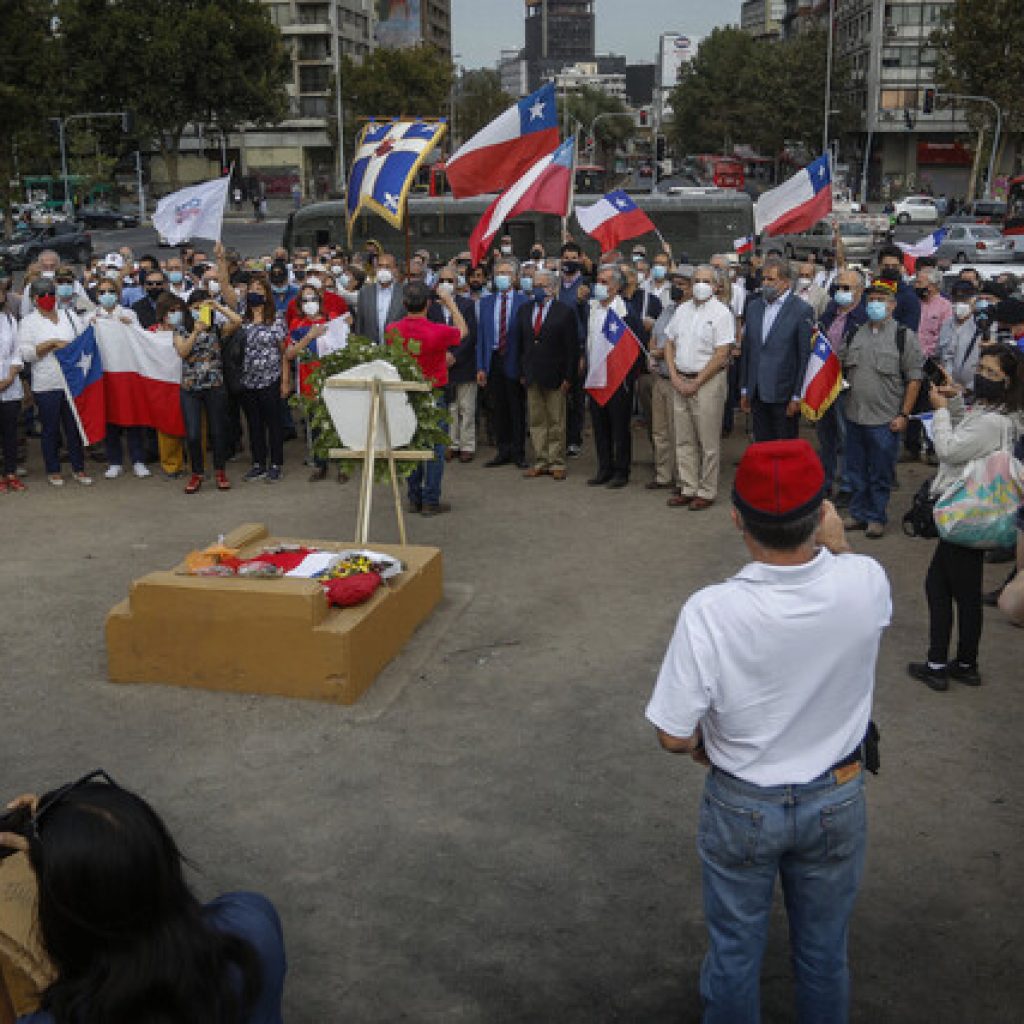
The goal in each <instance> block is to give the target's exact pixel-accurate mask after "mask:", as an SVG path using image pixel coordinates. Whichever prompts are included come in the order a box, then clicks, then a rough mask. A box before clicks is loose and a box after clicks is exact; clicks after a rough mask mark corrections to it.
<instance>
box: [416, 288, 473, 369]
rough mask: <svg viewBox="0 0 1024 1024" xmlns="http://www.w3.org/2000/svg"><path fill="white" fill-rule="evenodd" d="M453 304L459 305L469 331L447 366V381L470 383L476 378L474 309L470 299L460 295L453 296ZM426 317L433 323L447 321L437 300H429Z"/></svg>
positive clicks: (442, 307) (444, 322)
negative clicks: (453, 358) (452, 361)
mask: <svg viewBox="0 0 1024 1024" xmlns="http://www.w3.org/2000/svg"><path fill="white" fill-rule="evenodd" d="M455 305H456V306H458V307H459V312H460V313H461V314H462V318H463V319H464V320H465V321H466V327H467V328H469V333H468V334H467V335H466V336H465V337H464V338H463V339H462V341H461V342H460V344H459V347H458V348H457V349H455V351H454V353H453V355H454V356H455V362H454V364H453V365H452V366H449V367H448V383H449V384H470V383H472V382H473V381H475V380H476V309H475V307H474V305H473V303H472V301H470V300H469V299H464V298H463V297H462V296H461V295H456V296H455ZM427 319H428V320H431V321H433V322H434V323H435V324H446V323H448V320H447V319H446V317H445V310H444V306H442V305H441V303H440V302H438V301H437V300H434V301H433V302H431V303H430V306H429V307H428V308H427Z"/></svg>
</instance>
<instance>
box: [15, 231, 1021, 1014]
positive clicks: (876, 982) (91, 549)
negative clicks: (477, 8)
mask: <svg viewBox="0 0 1024 1024" xmlns="http://www.w3.org/2000/svg"><path fill="white" fill-rule="evenodd" d="M239 230H240V231H244V230H247V229H244V228H240V229H239ZM261 230H268V228H263V229H261ZM241 237H242V235H241V234H240V235H238V236H236V238H241ZM229 240H230V239H229ZM235 244H240V243H239V242H237V241H236V242H235ZM636 439H637V445H636V447H637V458H638V464H637V465H636V466H635V467H634V470H635V471H634V477H633V482H632V484H631V486H630V487H629V488H628V489H627V490H625V491H617V492H616V491H608V490H604V489H600V490H598V491H597V492H596V493H595V491H594V490H593V489H592V488H587V487H586V486H584V480H585V478H586V476H588V475H589V474H590V472H591V471H592V468H593V463H592V458H591V451H592V449H591V448H590V447H589V440H588V449H587V451H586V453H585V457H584V458H583V459H582V460H579V461H577V462H573V463H572V464H571V467H570V468H571V473H570V477H569V479H568V480H567V481H566V482H565V483H564V484H562V483H555V482H553V481H552V480H550V479H546V480H545V479H541V480H531V481H527V480H523V479H522V478H521V477H520V474H519V473H518V472H516V471H515V470H514V469H512V470H510V469H499V470H488V469H484V468H483V466H482V458H481V456H478V458H477V461H476V462H474V463H472V464H469V465H459V464H457V463H456V464H453V465H452V466H450V467H449V469H448V471H447V472H446V476H445V494H446V497H448V498H450V500H451V501H452V502H453V504H454V512H453V513H452V514H450V515H447V516H442V517H439V518H436V519H430V520H427V519H422V518H419V517H413V518H412V521H411V524H410V531H411V540H412V542H413V543H423V544H434V545H438V546H439V547H440V548H441V549H442V551H443V553H444V559H445V575H446V593H447V596H446V599H445V601H444V603H443V605H442V606H441V608H440V609H439V610H438V612H437V613H436V614H435V616H434V617H433V619H432V620H430V621H429V622H428V623H427V624H426V625H425V627H424V628H423V629H422V630H421V631H420V633H418V634H417V635H416V637H415V638H414V640H413V641H412V643H411V644H410V646H409V648H408V649H407V651H406V652H405V654H404V655H403V657H402V658H401V659H400V660H399V661H398V662H397V663H395V664H393V665H392V666H391V667H390V668H389V669H387V670H386V671H385V673H384V674H383V676H382V677H381V678H380V679H379V680H378V681H377V683H376V684H375V685H374V687H373V688H372V689H371V690H370V691H369V693H368V694H367V696H366V697H365V699H364V700H363V702H362V703H360V704H359V705H357V706H355V707H352V708H344V707H335V706H332V705H327V704H315V703H302V702H291V701H287V700H282V699H274V698H258V697H246V696H236V695H230V694H221V693H211V692H202V691H189V690H179V689H173V688H163V687H158V686H139V687H133V686H124V687H122V686H113V685H111V684H109V683H108V682H107V681H106V674H105V654H104V637H103V623H104V617H105V615H106V613H107V610H108V609H109V608H110V607H112V606H113V605H114V604H115V603H116V602H118V601H120V600H122V599H123V598H124V596H125V595H126V593H127V591H128V588H129V586H130V584H131V581H132V580H133V579H135V578H137V577H139V576H141V575H143V574H145V573H148V572H150V571H152V570H156V569H165V568H168V567H170V566H172V565H174V564H175V563H176V562H177V561H178V560H179V559H180V558H181V557H182V556H183V555H184V553H185V552H186V551H188V550H190V549H192V548H194V547H197V546H200V545H204V544H206V543H208V542H210V541H212V540H214V539H216V537H217V535H218V534H220V533H224V532H226V531H227V530H230V529H231V528H233V527H235V526H237V525H239V524H241V523H245V522H264V523H266V524H268V526H269V527H270V528H271V530H272V531H277V532H278V533H279V534H281V535H284V536H293V537H296V538H309V539H317V538H321V539H343V538H349V537H351V536H352V531H353V526H354V514H355V504H356V497H357V481H356V480H353V481H352V482H350V483H349V484H348V485H345V486H339V485H338V484H336V483H334V482H333V480H332V479H330V478H329V479H328V481H325V482H323V483H320V484H309V483H307V481H306V475H307V473H306V470H305V469H304V467H302V466H301V465H300V462H301V458H302V449H301V444H300V443H299V442H291V443H289V445H288V446H287V449H286V466H285V470H286V477H285V480H284V481H283V483H281V484H280V485H278V486H274V487H271V486H266V485H264V484H251V485H245V484H242V483H241V482H240V477H241V472H242V470H243V468H244V463H241V462H236V463H232V464H231V467H230V468H231V475H232V477H233V478H234V480H235V487H234V488H233V489H232V490H231V491H230V492H228V493H226V494H220V493H217V492H216V491H214V490H212V489H211V488H204V489H203V490H202V491H201V492H200V493H199V494H198V495H196V496H195V497H186V496H185V495H184V494H182V492H181V484H180V482H176V483H170V482H168V481H166V480H163V479H161V478H160V477H159V476H154V477H153V478H152V479H149V480H142V481H139V480H135V479H133V478H131V477H130V476H129V477H127V478H122V479H119V480H116V481H113V482H110V481H106V480H103V479H97V482H96V485H95V486H94V487H92V488H90V489H82V488H79V487H76V486H75V485H74V484H68V485H67V486H65V487H64V488H63V490H61V491H55V490H53V489H52V488H49V487H47V486H46V484H45V482H44V481H43V477H42V469H41V466H40V461H39V449H38V442H32V446H31V459H30V463H29V467H30V470H31V475H30V476H29V478H28V481H27V482H28V484H29V488H30V489H29V491H28V493H27V494H24V495H7V496H4V497H3V498H2V499H0V506H2V516H3V524H4V528H5V529H4V532H5V537H6V543H5V546H4V551H5V558H4V560H3V566H2V569H0V586H2V592H3V594H4V598H3V603H2V613H3V621H4V624H5V628H4V642H3V655H4V672H3V680H4V684H3V723H4V734H5V742H4V745H3V763H4V772H3V777H4V790H5V792H6V793H7V795H8V796H14V795H16V794H18V793H21V792H24V791H26V790H45V789H47V788H49V787H51V786H55V785H58V784H61V783H63V782H65V781H67V780H69V779H73V778H77V777H78V776H80V775H81V774H83V773H84V772H85V771H87V770H89V769H92V768H95V767H99V766H103V767H104V768H106V769H107V770H108V771H109V772H110V773H111V774H112V775H113V776H114V778H115V779H117V780H118V781H119V782H121V783H123V784H125V785H128V786H131V787H133V788H137V789H138V790H139V791H140V792H141V793H143V794H144V795H145V796H146V797H147V798H148V799H150V800H152V802H153V803H154V805H155V806H156V807H157V808H158V810H159V811H160V812H161V813H162V814H163V815H165V817H166V819H167V821H168V824H169V826H170V828H171V830H172V832H173V834H174V835H175V837H176V838H177V840H178V841H179V842H180V844H181V847H182V849H183V851H184V853H185V854H186V855H187V856H188V857H189V858H190V860H191V862H192V863H193V864H194V865H195V867H196V869H197V870H196V873H195V874H194V875H193V876H192V879H193V881H194V883H195V885H196V886H197V888H198V890H199V892H200V893H201V894H203V895H211V894H213V893H216V892H219V891H223V890H230V889H238V888H244V889H255V890H259V891H262V892H265V893H267V894H268V895H269V896H270V897H271V898H272V899H273V900H274V902H275V904H276V905H277V907H278V908H279V910H280V912H281V915H282V918H283V920H284V926H285V936H286V943H287V952H288V959H289V963H290V970H289V978H288V983H287V988H286V1009H285V1019H286V1020H288V1021H296V1022H312V1024H330V1022H334V1021H339V1020H351V1021H358V1022H360V1024H378V1022H379V1024H390V1022H394V1021H398V1020H409V1021H417V1022H437V1024H442V1022H444V1024H448V1022H452V1021H461V1022H473V1024H476V1022H479V1024H493V1022H501V1021H508V1022H513V1021H514V1022H525V1021H530V1022H533V1021H543V1022H549V1021H550V1022H553V1024H554V1022H557V1024H566V1022H573V1024H575V1022H579V1024H600V1022H605V1021H622V1022H630V1024H633V1022H643V1024H657V1022H666V1024H668V1022H687V1024H689V1022H695V1021H697V1020H698V1017H699V1000H698V988H697V984H698V970H699V966H700V959H701V956H702V954H703V951H704V948H705V933H704V925H703V915H702V908H701V898H700V874H699V862H698V859H697V854H696V849H695V837H696V829H697V816H698V802H699V792H700V787H701V784H702V779H703V775H704V771H703V769H701V768H699V767H698V766H696V765H695V764H693V763H692V762H691V761H690V759H689V758H687V757H672V756H669V755H667V754H665V753H663V752H662V751H661V750H660V749H659V748H658V745H657V743H656V740H655V736H654V733H653V730H652V729H651V728H650V726H649V725H648V724H647V723H646V722H645V720H644V717H643V712H644V707H645V704H646V702H647V699H648V697H649V695H650V691H651V687H652V685H653V681H654V678H655V675H656V673H657V670H658V666H659V664H660V660H661V657H662V654H663V652H664V649H665V646H666V644H667V642H668V639H669V636H670V633H671V631H672V628H673V623H674V620H675V616H676V614H677V611H678V609H679V607H680V605H681V603H682V602H683V601H684V600H685V599H686V597H687V596H688V595H689V594H690V593H691V592H692V591H693V590H694V589H695V588H697V587H700V586H703V585H704V584H706V583H709V582H711V581H714V580H717V579H720V578H722V577H724V576H726V575H728V574H731V573H732V572H734V571H736V570H737V569H738V567H739V566H740V565H742V564H743V562H744V561H745V558H744V554H745V553H744V550H743V549H742V546H741V542H740V538H739V536H738V534H737V532H736V530H735V527H734V526H733V524H732V522H731V520H730V518H729V514H728V503H727V501H726V500H725V496H726V495H727V494H728V489H729V487H730V486H731V476H732V466H733V464H734V460H735V459H736V458H738V456H739V454H740V452H741V450H742V445H743V443H744V442H743V439H742V437H736V438H734V439H733V440H731V441H729V442H727V444H726V446H725V450H724V465H725V467H726V472H725V473H724V474H723V477H724V479H723V481H722V487H721V495H722V500H721V501H720V503H719V504H717V505H716V506H714V507H713V508H712V509H711V510H710V511H709V512H706V513H704V514H703V515H692V514H689V513H688V512H686V511H685V510H678V511H677V510H671V509H668V508H666V507H665V504H664V500H663V498H662V497H661V496H660V495H658V494H654V495H652V494H651V493H650V492H648V491H645V490H644V489H643V488H642V486H641V485H642V483H643V482H645V481H646V480H647V479H648V474H649V472H650V463H649V459H650V455H649V449H647V447H646V443H645V442H644V441H643V440H642V438H641V435H640V434H639V432H638V433H637V435H636ZM482 455H483V457H488V455H489V450H488V449H484V450H483V452H482ZM101 469H102V467H98V468H97V472H96V475H97V477H99V476H101ZM927 472H930V471H929V470H928V469H927V468H926V467H924V466H909V467H901V468H900V477H901V482H902V489H901V490H900V491H898V492H897V494H896V495H895V498H894V502H893V509H892V511H893V513H894V515H896V516H898V515H899V514H902V511H903V509H904V508H905V507H906V505H907V504H908V503H909V500H910V496H911V495H912V494H913V493H914V491H915V490H916V489H917V487H918V485H919V483H920V481H921V480H922V479H923V478H924V476H925V474H926V473H927ZM378 491H379V495H378V502H379V504H378V509H379V510H380V511H379V513H378V518H376V519H375V522H374V525H373V529H372V534H371V536H372V537H374V538H377V539H379V540H381V541H390V540H393V539H394V537H395V527H394V523H393V522H392V518H391V516H390V515H389V514H388V513H387V512H386V511H385V509H386V505H387V501H386V491H385V489H383V488H378ZM112 525H116V528H112ZM853 543H854V545H855V547H856V548H858V549H859V550H862V551H863V550H866V551H868V552H869V553H870V554H872V555H874V556H876V557H878V558H879V559H880V560H881V561H882V563H883V564H884V565H885V567H886V568H887V570H888V572H889V574H890V577H891V580H892V585H893V590H894V597H895V619H894V622H893V625H892V627H891V628H890V629H889V631H888V633H887V634H886V637H885V641H884V644H883V650H882V656H881V663H880V665H879V674H878V686H877V697H876V706H875V718H876V720H877V722H878V725H879V728H880V729H881V734H882V745H881V751H882V771H881V774H880V775H879V776H878V777H877V778H876V777H870V778H869V779H868V785H867V789H868V802H869V807H870V812H869V816H870V825H869V854H868V862H867V868H866V873H865V878H864V884H863V888H862V891H861V895H860V899H859V902H858V906H857V910H856V912H855V914H854V919H853V926H852V936H851V958H852V966H853V1012H852V1020H853V1021H854V1022H857V1024H888V1022H908V1024H920V1022H923V1021H927V1022H929V1024H967V1022H970V1024H1003V1022H1010V1021H1013V1020H1017V1019H1019V1016H1020V1007H1021V1005H1022V1000H1024V982H1022V980H1021V979H1022V976H1024V975H1022V973H1021V967H1022V966H1024V964H1022V960H1021V953H1020V943H1019V930H1020V921H1021V918H1022V916H1024V897H1022V893H1024V866H1022V860H1021V858H1020V856H1019V841H1020V835H1021V830H1022V828H1024V816H1022V813H1021V805H1020V801H1019V800H1018V799H1017V798H1016V795H1015V788H1014V778H1015V774H1016V770H1015V764H1016V758H1017V756H1018V749H1019V737H1020V733H1021V728H1022V725H1024V723H1022V716H1021V705H1020V699H1019V698H1020V689H1019V682H1020V675H1021V673H1020V663H1021V655H1022V651H1024V634H1022V633H1021V632H1020V631H1017V630H1014V629H1013V628H1011V627H1010V626H1008V625H1006V624H1005V623H1003V622H1002V621H1000V619H999V617H998V615H997V614H995V613H994V612H990V611H989V610H988V609H986V617H987V621H986V627H985V636H984V638H983V643H982V658H981V668H982V672H983V674H984V677H985V685H983V686H982V687H981V688H980V689H977V690H972V689H968V688H965V687H962V686H959V685H957V684H953V686H952V688H951V690H950V691H949V692H948V693H945V694H936V693H933V692H931V691H930V690H928V689H926V688H925V687H923V686H922V685H921V684H920V683H916V682H913V681H911V680H910V679H908V678H907V676H906V674H905V671H904V666H905V663H906V662H907V661H908V660H910V659H912V658H919V657H920V656H921V655H922V654H923V650H924V642H925V630H926V619H927V615H926V610H925V604H924V595H923V586H922V581H923V576H924V571H925V566H926V564H927V561H928V558H929V557H930V554H931V549H932V544H931V542H923V541H911V540H908V539H907V538H905V537H903V536H902V535H901V534H900V533H899V530H898V527H897V528H890V530H889V533H888V534H887V536H886V537H885V538H884V539H883V540H881V541H878V542H874V543H873V542H871V541H867V540H865V539H864V538H863V534H860V535H857V537H856V538H855V539H854V542H853ZM1004 575H1005V567H1004V566H993V567H990V568H989V569H987V570H986V583H987V585H988V586H992V585H994V584H995V583H997V582H998V581H999V580H1001V579H1002V578H1003V576H1004ZM836 628H837V629H841V628H842V623H841V622H837V623H836ZM180 640H181V643H182V645H183V646H185V647H187V646H188V644H189V637H188V636H187V635H182V636H181V638H180ZM225 642H226V643H230V637H225ZM266 642H267V644H268V645H272V644H274V643H275V639H274V637H273V636H268V637H267V640H266ZM823 642H827V637H825V638H823ZM789 979H790V966H789V961H788V953H787V947H786V939H785V918H784V915H783V911H782V905H781V900H778V901H777V907H776V912H775V914H774V916H773V922H772V928H771V934H770V940H769V948H768V953H767V957H766V960H765V967H764V982H763V992H764V1006H765V1013H764V1020H765V1021H766V1022H769V1024H785V1022H789V1021H791V1020H793V1012H792V1007H791V1002H790V1000H791V983H790V980H789Z"/></svg>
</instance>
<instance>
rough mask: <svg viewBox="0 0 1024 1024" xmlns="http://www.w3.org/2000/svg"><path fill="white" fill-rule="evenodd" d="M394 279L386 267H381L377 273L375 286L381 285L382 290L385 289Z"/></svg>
mask: <svg viewBox="0 0 1024 1024" xmlns="http://www.w3.org/2000/svg"><path fill="white" fill-rule="evenodd" d="M394 279H395V275H394V274H392V273H391V271H390V270H388V268H387V267H382V268H381V269H380V270H378V271H377V284H379V285H382V286H383V287H384V288H387V287H388V286H389V285H390V284H391V282H392V281H394Z"/></svg>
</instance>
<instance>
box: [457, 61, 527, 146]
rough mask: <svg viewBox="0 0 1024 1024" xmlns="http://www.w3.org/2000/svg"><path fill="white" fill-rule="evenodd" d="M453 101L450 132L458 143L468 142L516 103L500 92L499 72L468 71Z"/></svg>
mask: <svg viewBox="0 0 1024 1024" xmlns="http://www.w3.org/2000/svg"><path fill="white" fill-rule="evenodd" d="M456 97H457V99H456V102H455V124H454V126H453V130H454V131H456V132H457V133H458V139H459V142H464V141H465V140H466V139H471V138H472V137H473V136H474V135H476V133H477V132H478V131H480V129H481V128H483V126H484V125H485V124H488V123H490V122H491V121H493V120H494V119H495V118H496V117H497V116H498V115H499V114H501V113H502V112H503V111H505V110H507V109H508V108H509V107H510V106H512V104H513V103H514V102H515V100H514V99H513V98H512V97H511V96H509V94H508V93H507V92H505V91H504V90H503V89H502V87H501V76H500V75H499V74H498V72H497V71H488V70H479V71H467V72H466V73H465V74H464V75H463V76H462V78H460V79H459V82H458V85H457V87H456ZM452 145H453V146H454V141H453V142H452Z"/></svg>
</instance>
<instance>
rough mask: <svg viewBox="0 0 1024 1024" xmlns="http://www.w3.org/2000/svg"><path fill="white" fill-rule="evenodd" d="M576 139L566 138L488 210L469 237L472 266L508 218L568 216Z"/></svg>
mask: <svg viewBox="0 0 1024 1024" xmlns="http://www.w3.org/2000/svg"><path fill="white" fill-rule="evenodd" d="M575 154H576V138H575V136H573V137H572V138H569V139H566V141H565V142H563V143H562V145H561V146H559V147H558V149H556V150H555V151H554V152H553V153H548V155H547V156H545V157H542V158H541V159H540V160H538V161H537V162H536V163H535V164H534V165H533V166H532V167H531V168H530V169H529V170H528V171H527V172H526V173H525V174H524V175H523V176H522V177H521V178H520V179H519V180H518V181H517V182H515V184H514V185H512V187H511V188H510V189H509V190H508V191H507V192H503V193H502V194H501V195H500V196H498V198H497V199H495V200H494V202H493V203H491V205H490V206H489V207H488V208H487V212H486V213H485V214H484V215H483V217H481V218H480V223H479V224H477V226H476V227H475V228H474V229H473V234H472V235H470V237H469V251H470V254H471V256H472V258H473V263H474V264H477V263H482V262H483V260H484V259H485V258H486V256H487V250H488V249H489V248H490V245H491V243H492V242H493V241H494V237H495V235H497V233H498V232H499V231H500V230H501V225H502V224H504V223H505V221H506V220H508V218H509V217H515V216H516V215H517V214H520V213H526V212H528V211H532V212H533V213H554V214H556V215H557V216H559V217H565V216H568V213H569V205H570V202H571V201H572V188H573V181H572V175H573V164H574V162H575V159H574V158H575Z"/></svg>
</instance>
